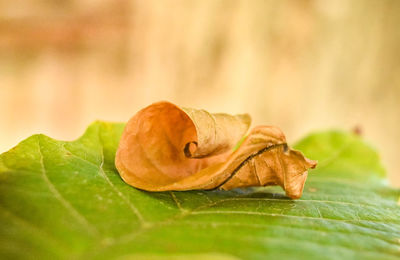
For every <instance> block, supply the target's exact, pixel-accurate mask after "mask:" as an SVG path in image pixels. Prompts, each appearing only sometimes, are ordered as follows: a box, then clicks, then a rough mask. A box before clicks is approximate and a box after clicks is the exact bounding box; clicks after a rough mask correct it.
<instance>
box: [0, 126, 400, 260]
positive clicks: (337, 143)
mask: <svg viewBox="0 0 400 260" xmlns="http://www.w3.org/2000/svg"><path fill="white" fill-rule="evenodd" d="M123 127H124V125H123V124H116V123H106V122H96V123H94V124H92V125H91V126H90V127H89V128H88V130H87V131H86V132H85V134H84V135H83V136H82V137H81V138H80V139H78V140H76V141H73V142H63V141H57V140H54V139H51V138H49V137H46V136H44V135H34V136H31V137H29V138H28V139H26V140H24V141H23V142H21V143H20V144H19V145H18V146H16V147H15V148H13V149H11V150H10V151H8V152H6V153H4V154H2V155H0V258H4V259H26V258H47V259H49V258H51V259H54V258H55V259H71V258H72V259H73V258H75V259H110V258H118V259H187V258H193V259H266V258H267V257H270V258H271V259H276V258H279V257H280V258H287V259H290V258H292V259H298V258H300V257H303V258H308V259H321V258H322V257H323V258H324V259H344V258H345V259H354V258H358V259H360V258H362V259H383V258H384V259H398V258H399V257H400V240H399V239H400V218H399V217H400V207H399V205H398V204H397V201H398V199H399V196H400V192H399V191H398V190H396V189H392V188H389V187H388V186H386V185H385V184H384V182H385V177H384V170H383V168H382V166H381V164H380V161H379V158H378V155H377V153H376V152H375V150H374V149H373V148H371V147H370V146H369V145H367V144H365V143H364V142H363V141H362V140H361V139H360V138H359V137H357V136H354V135H351V134H347V133H342V132H335V131H333V132H332V131H331V132H323V133H317V134H313V135H310V136H308V137H306V138H305V139H303V140H302V141H300V142H299V143H298V144H297V145H296V146H295V147H296V148H298V149H300V150H302V151H303V152H304V153H305V155H306V156H308V157H310V158H313V159H317V160H319V163H320V167H318V168H317V169H315V170H312V171H311V172H310V174H309V178H308V181H307V183H306V186H305V189H304V194H303V197H302V198H301V199H300V200H296V201H293V200H290V199H288V198H287V197H285V196H284V195H283V191H282V189H281V188H278V187H266V188H263V187H260V188H247V189H235V190H231V191H185V192H156V193H152V192H145V191H141V190H138V189H135V188H133V187H131V186H129V185H127V184H126V183H124V182H123V181H122V180H121V178H120V176H119V175H118V172H117V171H116V169H115V167H114V157H115V152H116V149H117V146H118V141H119V138H120V136H121V133H122V131H123Z"/></svg>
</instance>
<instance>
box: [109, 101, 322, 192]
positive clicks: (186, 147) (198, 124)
mask: <svg viewBox="0 0 400 260" xmlns="http://www.w3.org/2000/svg"><path fill="white" fill-rule="evenodd" d="M250 122H251V119H250V116H249V115H247V114H243V115H235V116H232V115H228V114H210V113H208V112H206V111H204V110H197V109H190V108H179V107H177V106H176V105H174V104H172V103H169V102H158V103H155V104H152V105H150V106H148V107H146V108H144V109H142V110H141V111H139V112H138V113H137V114H136V115H135V116H134V117H133V118H131V119H130V120H129V122H128V123H127V125H126V127H125V130H124V132H123V134H122V137H121V140H120V144H119V147H118V150H117V154H116V159H115V164H116V167H117V169H118V171H119V173H120V175H121V177H122V179H123V180H124V181H125V182H126V183H128V184H130V185H132V186H134V187H136V188H139V189H143V190H147V191H167V190H200V189H201V190H202V189H206V190H208V189H215V188H220V189H224V190H229V189H233V188H237V187H248V186H266V185H280V186H281V187H282V188H283V189H284V190H285V192H286V194H287V196H289V197H290V198H299V197H300V196H301V194H302V192H303V187H304V183H305V181H306V179H307V170H308V169H309V168H314V167H315V166H316V162H315V161H312V160H309V159H307V158H305V157H304V156H303V154H302V153H301V152H299V151H295V150H292V149H290V148H289V147H288V146H287V144H286V139H285V136H284V134H283V133H282V131H281V130H280V129H279V128H277V127H274V126H257V127H255V128H253V129H252V130H251V131H250V132H249V133H247V131H248V129H249V126H250ZM246 133H247V136H246V137H245V138H244V139H243V137H244V136H245V135H246ZM241 141H242V143H241V145H240V146H239V148H237V149H236V150H234V148H235V146H236V145H237V144H238V143H239V142H241Z"/></svg>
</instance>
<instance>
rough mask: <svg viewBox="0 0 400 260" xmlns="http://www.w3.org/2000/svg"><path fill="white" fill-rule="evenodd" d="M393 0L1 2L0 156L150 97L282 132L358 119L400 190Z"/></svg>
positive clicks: (399, 91)
mask: <svg viewBox="0 0 400 260" xmlns="http://www.w3.org/2000/svg"><path fill="white" fill-rule="evenodd" d="M399 14H400V1H397V0H352V1H349V0H342V1H341V0H335V1H331V0H305V1H291V0H283V1H272V0H271V1H261V0H260V1H257V0H252V1H248V0H243V1H235V0H219V1H216V0H197V1H196V0H166V1H155V0H154V1H152V0H146V1H144V0H142V1H131V0H29V1H27V0H13V1H7V0H0V152H4V151H6V150H8V149H10V148H11V147H12V146H14V145H16V144H17V143H18V142H19V141H21V140H22V139H24V138H26V137H28V136H30V135H32V134H34V133H44V134H46V135H49V136H51V137H54V138H57V139H65V140H72V139H75V138H77V137H78V136H79V135H81V134H82V133H83V131H84V130H85V128H86V127H87V125H88V124H90V123H91V122H92V121H94V120H96V119H101V120H111V121H127V120H128V119H129V118H130V117H131V116H133V114H134V113H135V112H137V110H139V109H140V108H142V107H144V106H147V105H149V104H150V103H152V102H155V101H159V100H169V101H172V102H174V103H177V104H179V105H181V106H188V107H195V108H204V109H207V110H209V111H211V112H230V113H242V112H248V113H250V114H251V115H252V117H253V119H254V121H253V125H255V124H272V125H277V126H280V127H281V128H282V130H283V131H284V132H285V133H286V135H287V137H288V140H289V141H290V142H292V143H293V142H295V141H296V140H297V139H299V138H301V137H302V136H304V135H305V134H307V133H309V132H312V131H316V130H321V129H330V128H340V129H347V130H351V129H353V128H355V127H357V128H358V129H361V131H362V134H363V135H364V136H365V138H366V139H367V140H369V141H370V142H371V143H373V144H374V145H375V146H376V147H377V148H378V149H379V151H380V153H381V155H382V158H383V161H384V163H385V165H386V167H387V169H388V171H389V176H390V180H391V182H392V183H393V184H394V185H396V186H400V166H399V164H398V151H397V149H398V146H399V140H400V113H399V112H400V15H399Z"/></svg>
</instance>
